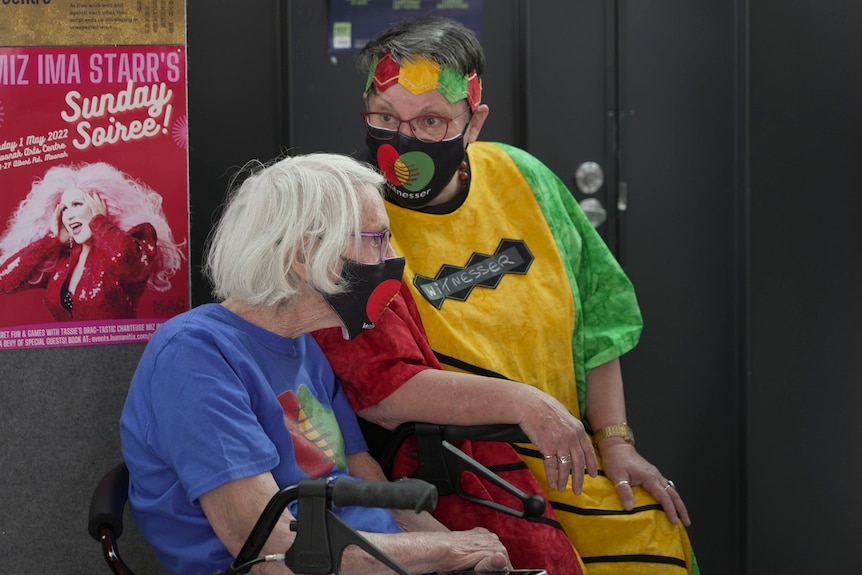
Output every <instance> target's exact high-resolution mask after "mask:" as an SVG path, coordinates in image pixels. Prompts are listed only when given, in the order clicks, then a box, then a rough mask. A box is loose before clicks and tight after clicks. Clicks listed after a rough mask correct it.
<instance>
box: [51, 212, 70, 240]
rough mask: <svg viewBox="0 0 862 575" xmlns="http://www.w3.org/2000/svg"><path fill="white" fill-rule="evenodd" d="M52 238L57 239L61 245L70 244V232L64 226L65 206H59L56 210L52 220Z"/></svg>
mask: <svg viewBox="0 0 862 575" xmlns="http://www.w3.org/2000/svg"><path fill="white" fill-rule="evenodd" d="M51 236H52V237H55V238H57V240H58V241H59V242H60V243H61V244H65V243H68V242H69V230H67V229H66V226H65V225H64V224H63V206H62V205H61V204H57V207H56V208H54V217H53V218H52V219H51Z"/></svg>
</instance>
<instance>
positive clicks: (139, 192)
mask: <svg viewBox="0 0 862 575" xmlns="http://www.w3.org/2000/svg"><path fill="white" fill-rule="evenodd" d="M70 189H79V190H81V191H83V192H85V193H88V194H92V193H96V194H98V195H99V197H101V198H102V200H104V202H105V205H106V207H107V218H108V220H109V221H110V222H111V223H112V224H114V225H115V226H117V227H118V228H119V229H121V230H123V231H129V230H131V229H132V228H133V227H135V226H137V225H139V224H142V223H145V222H146V223H149V224H150V225H152V226H153V227H154V228H155V230H156V237H157V241H158V247H159V251H158V255H157V257H156V259H155V261H154V262H153V266H152V273H151V274H150V277H149V280H148V283H147V287H149V288H151V289H154V290H157V291H166V290H168V289H170V287H171V277H172V276H173V275H174V274H175V273H176V272H177V270H178V269H179V267H180V265H181V264H182V260H183V259H184V253H183V251H182V246H183V244H184V242H183V243H177V242H175V241H174V238H173V233H172V232H171V228H170V226H169V225H168V221H167V218H166V216H165V213H164V210H163V209H162V196H160V195H159V194H158V193H156V192H155V191H153V190H151V189H150V188H149V187H147V186H146V185H144V184H143V183H141V182H139V181H137V180H135V179H134V178H132V177H131V176H129V175H128V174H125V173H123V172H121V171H120V170H118V169H117V168H115V167H114V166H112V165H110V164H106V163H104V162H97V163H92V164H80V165H64V166H54V167H52V168H50V169H49V170H48V171H47V172H45V175H44V176H43V177H42V178H41V179H38V180H36V181H35V182H34V183H33V186H32V187H31V189H30V192H29V193H28V194H27V197H26V198H24V200H23V201H22V202H21V203H20V204H19V205H18V208H17V209H16V210H15V213H14V214H13V215H12V218H11V219H10V221H9V225H8V227H7V228H6V232H5V233H4V234H3V237H2V238H0V261H5V260H6V259H7V258H9V257H10V256H12V255H13V254H15V253H17V252H18V251H19V250H21V249H23V248H24V247H26V246H27V245H29V244H31V243H33V242H35V241H36V240H39V239H41V238H44V237H45V236H47V235H49V234H50V233H51V223H52V219H53V218H54V210H55V208H56V207H57V205H58V204H59V203H60V198H61V197H62V196H63V193H64V192H65V191H66V190H70ZM54 264H56V262H54ZM50 269H51V268H50V267H48V268H45V269H43V270H42V271H43V272H48V271H50Z"/></svg>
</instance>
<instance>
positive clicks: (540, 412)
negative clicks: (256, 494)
mask: <svg viewBox="0 0 862 575" xmlns="http://www.w3.org/2000/svg"><path fill="white" fill-rule="evenodd" d="M523 393H524V398H523V401H522V402H521V404H522V405H523V406H524V409H523V413H522V418H521V421H520V423H519V425H520V426H521V429H522V430H523V431H524V433H526V434H527V437H529V438H530V441H531V442H532V443H533V444H534V445H535V446H536V447H537V448H538V449H539V451H541V452H542V454H543V455H544V456H545V473H546V474H547V477H548V485H552V486H556V487H557V489H559V490H560V491H565V490H566V485H567V484H568V479H569V475H571V476H572V491H573V492H575V493H576V494H580V493H581V490H582V489H583V486H584V469H586V470H587V472H588V473H589V474H590V475H591V476H592V477H595V476H596V473H597V472H598V462H597V461H596V453H595V451H594V449H593V443H592V441H591V440H590V437H589V435H588V434H587V432H586V430H585V429H584V424H583V423H581V421H580V420H579V419H577V418H576V417H575V416H574V415H572V414H571V413H570V412H569V410H568V409H566V407H565V406H564V405H563V404H562V403H560V402H559V401H558V400H557V399H555V398H554V397H552V396H550V395H548V394H546V393H543V392H541V391H539V390H538V389H535V388H533V387H530V386H527V385H524V387H523Z"/></svg>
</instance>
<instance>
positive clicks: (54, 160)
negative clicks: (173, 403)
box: [0, 4, 190, 349]
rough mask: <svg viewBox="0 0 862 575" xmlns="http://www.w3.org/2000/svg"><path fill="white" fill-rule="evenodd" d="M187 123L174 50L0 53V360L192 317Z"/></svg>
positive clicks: (182, 71)
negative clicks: (5, 353) (4, 354)
mask: <svg viewBox="0 0 862 575" xmlns="http://www.w3.org/2000/svg"><path fill="white" fill-rule="evenodd" d="M72 6H75V4H72ZM186 119H187V109H186V51H185V45H184V44H179V45H137V46H116V45H115V46H42V47H11V48H0V214H2V215H3V216H4V217H2V218H0V349H23V348H43V347H58V346H74V345H100V344H112V343H127V342H142V341H147V340H148V339H149V338H150V336H151V335H152V333H153V331H155V329H156V328H157V327H158V326H159V325H160V324H161V323H163V322H164V321H165V320H166V319H167V318H169V317H171V316H173V315H176V314H177V313H180V312H182V311H185V310H187V309H188V307H189V293H190V292H189V267H188V252H189V245H188V238H189V231H188V230H189V222H188V219H189V210H188V154H187V147H188V131H187V124H186Z"/></svg>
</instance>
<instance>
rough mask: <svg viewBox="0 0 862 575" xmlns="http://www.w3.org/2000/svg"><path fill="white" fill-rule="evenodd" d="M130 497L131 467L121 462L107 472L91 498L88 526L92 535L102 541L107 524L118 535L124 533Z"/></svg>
mask: <svg viewBox="0 0 862 575" xmlns="http://www.w3.org/2000/svg"><path fill="white" fill-rule="evenodd" d="M128 497H129V469H128V468H127V467H126V463H125V462H120V463H118V464H117V465H116V466H114V467H113V468H112V469H111V470H110V471H108V472H107V473H105V475H104V476H103V477H102V479H101V480H100V481H99V483H98V484H97V485H96V489H95V490H93V496H92V498H91V499H90V514H89V520H88V522H87V528H88V531H89V533H90V537H92V538H93V539H95V540H96V541H101V529H102V527H103V526H105V525H107V526H108V527H110V528H111V530H112V531H113V532H114V535H115V536H116V537H119V536H120V535H122V533H123V512H124V509H125V507H126V501H127V500H128Z"/></svg>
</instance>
